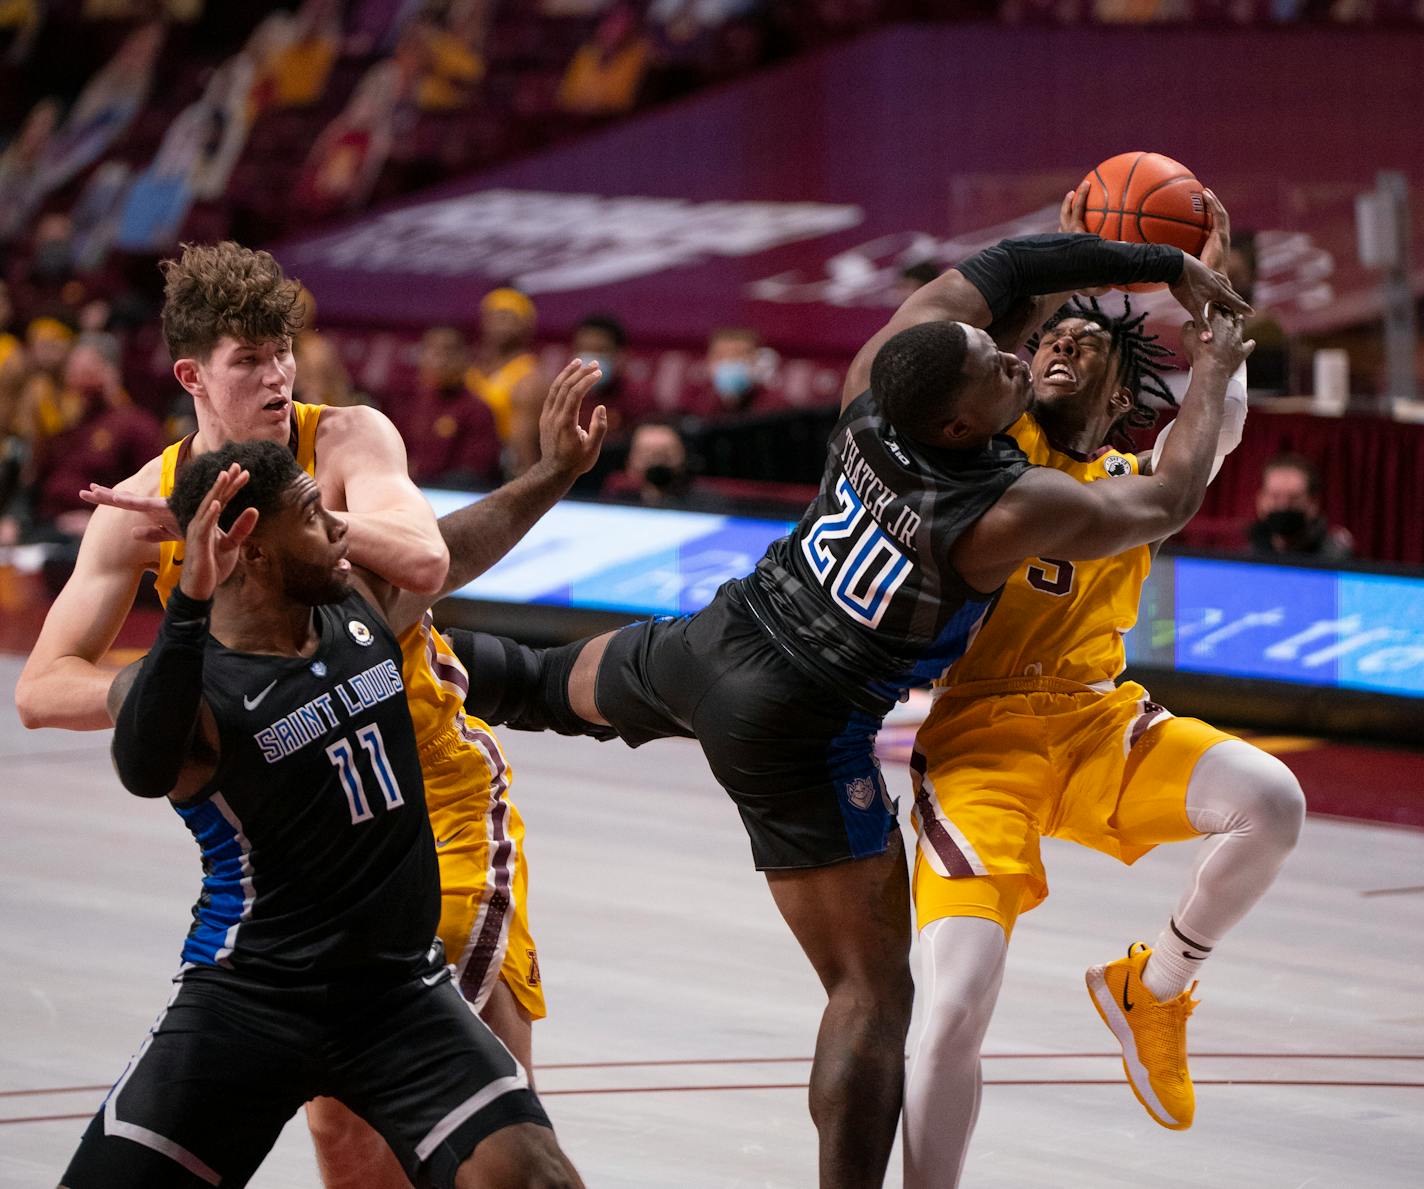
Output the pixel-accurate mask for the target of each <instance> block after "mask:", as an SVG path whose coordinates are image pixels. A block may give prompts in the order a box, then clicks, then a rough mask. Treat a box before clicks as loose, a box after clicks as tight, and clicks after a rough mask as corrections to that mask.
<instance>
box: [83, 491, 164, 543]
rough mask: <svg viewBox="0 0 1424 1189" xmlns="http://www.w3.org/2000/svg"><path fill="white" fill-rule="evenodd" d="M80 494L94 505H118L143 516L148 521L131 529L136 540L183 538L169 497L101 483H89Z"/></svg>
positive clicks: (154, 541)
mask: <svg viewBox="0 0 1424 1189" xmlns="http://www.w3.org/2000/svg"><path fill="white" fill-rule="evenodd" d="M79 498H80V499H81V500H83V501H84V502H85V503H86V504H93V505H94V506H95V507H96V508H98V507H102V506H108V507H110V508H120V509H122V510H123V511H125V512H137V513H138V514H139V515H140V516H144V517H146V518H147V519H148V524H146V525H141V526H139V527H138V528H135V529H134V530H133V536H134V539H135V540H137V541H152V542H153V543H154V544H161V543H162V542H164V541H181V540H182V539H183V534H182V533H180V532H179V531H178V521H177V520H175V519H174V518H173V513H172V511H171V510H170V509H169V507H168V501H167V500H165V499H163V498H162V497H161V496H156V495H135V494H134V493H133V492H131V491H119V490H118V489H116V488H113V487H105V486H103V485H102V484H100V483H91V484H89V489H88V490H87V491H81V492H80V493H79Z"/></svg>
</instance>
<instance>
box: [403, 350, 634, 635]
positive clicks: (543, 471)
mask: <svg viewBox="0 0 1424 1189" xmlns="http://www.w3.org/2000/svg"><path fill="white" fill-rule="evenodd" d="M600 375H601V372H600V371H599V369H598V365H597V364H593V363H584V362H583V361H582V360H578V359H575V360H572V361H571V362H570V363H569V364H568V365H567V366H566V367H565V368H564V370H563V371H561V372H560V373H559V374H558V376H557V377H556V378H555V380H554V382H553V384H552V385H551V386H550V388H549V394H548V397H547V398H546V399H545V401H544V407H543V410H542V411H541V412H540V414H539V445H540V456H539V461H538V462H536V463H535V464H534V465H533V466H532V467H530V468H529V469H528V470H527V471H525V472H524V473H523V474H522V475H520V476H519V477H518V478H517V479H511V480H510V481H509V482H508V483H506V484H505V485H504V486H503V487H501V488H499V489H498V490H497V491H494V492H491V493H490V494H489V495H487V496H485V498H484V499H482V500H477V501H476V502H475V503H472V504H468V505H466V506H465V507H463V508H460V509H458V510H457V511H454V512H451V513H450V514H449V515H448V516H442V517H441V518H440V520H439V522H438V524H439V529H440V535H441V537H442V538H443V539H444V541H445V544H446V546H447V547H448V548H449V551H450V568H449V570H448V571H447V572H446V575H445V582H444V585H443V586H442V587H441V589H440V590H439V591H438V592H437V594H436V597H437V598H438V597H441V596H443V595H446V594H449V593H450V592H451V591H452V590H459V589H460V587H462V586H465V585H466V584H467V583H470V582H473V581H474V580H475V579H476V578H478V577H479V576H480V575H481V574H483V573H484V572H485V571H486V570H488V569H489V568H490V567H491V566H492V565H494V564H495V562H497V561H499V559H500V558H502V557H503V556H504V555H505V554H506V553H508V552H509V551H510V550H511V549H513V548H514V546H515V545H517V544H518V543H519V542H520V540H521V539H522V538H523V537H524V534H525V533H527V532H528V531H529V530H530V529H531V528H533V527H534V524H535V523H536V522H537V521H538V520H539V518H540V517H541V516H543V515H544V513H545V512H547V511H548V510H549V509H550V508H552V507H553V506H554V505H555V504H556V503H558V502H559V500H561V499H563V497H564V496H565V495H567V494H568V490H569V488H570V487H572V486H573V484H574V480H575V479H577V478H578V477H579V476H580V475H582V474H584V473H585V472H586V471H588V469H589V468H590V467H592V466H593V464H594V463H595V462H596V461H597V460H598V454H599V451H600V450H601V449H602V448H603V439H604V435H605V434H606V433H607V432H608V412H607V410H606V409H605V408H604V407H603V406H602V405H599V406H598V407H597V408H595V409H594V411H593V417H592V418H591V419H590V421H589V427H588V429H587V430H585V429H583V428H582V427H581V426H580V425H579V409H580V408H581V407H582V405H583V401H584V397H586V396H587V395H588V393H589V391H590V390H591V389H592V388H593V386H594V385H595V384H596V383H598V379H599V376H600ZM430 601H431V600H430V599H429V598H428V597H418V596H415V595H412V594H410V593H409V592H398V594H397V597H396V598H395V599H394V600H393V601H392V602H391V604H390V606H389V607H388V609H387V618H388V620H389V622H390V624H391V626H392V628H394V629H395V630H396V632H397V633H399V632H400V631H402V630H404V628H405V627H407V626H409V624H410V623H413V622H415V620H416V619H418V618H419V617H420V616H421V615H422V614H423V613H424V611H425V608H426V607H427V606H429V604H430Z"/></svg>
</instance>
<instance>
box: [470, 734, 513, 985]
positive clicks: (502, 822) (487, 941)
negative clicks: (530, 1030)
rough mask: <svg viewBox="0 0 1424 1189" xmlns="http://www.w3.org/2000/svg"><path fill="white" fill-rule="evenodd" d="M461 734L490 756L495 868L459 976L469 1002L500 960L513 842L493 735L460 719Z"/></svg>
mask: <svg viewBox="0 0 1424 1189" xmlns="http://www.w3.org/2000/svg"><path fill="white" fill-rule="evenodd" d="M460 721H461V731H462V733H463V734H464V736H465V738H466V739H468V740H470V741H471V742H473V743H479V744H480V745H482V747H483V749H484V751H485V753H486V754H487V755H488V756H489V761H490V764H491V769H490V812H489V818H490V841H491V842H492V844H493V846H494V853H493V858H492V860H491V866H492V867H493V868H494V887H493V888H492V889H491V890H490V892H489V899H488V901H487V902H486V907H485V920H484V924H483V926H481V928H480V935H479V937H477V938H476V939H475V944H474V946H473V948H472V949H471V950H470V959H469V961H468V962H467V963H466V964H465V970H464V973H463V974H461V976H460V993H461V994H462V995H464V997H465V998H466V999H468V1000H469V1001H470V1002H471V1003H474V1002H476V1001H477V1000H478V999H479V996H480V991H481V990H482V989H483V987H484V985H485V979H486V978H487V977H488V976H489V972H490V968H491V967H492V966H493V965H494V964H495V960H496V959H497V958H499V957H500V952H499V949H500V946H499V941H500V938H501V937H502V936H503V935H504V921H505V918H506V917H507V916H508V915H509V910H510V907H511V903H512V902H511V899H510V886H511V884H512V883H513V879H514V868H513V864H512V862H511V860H512V858H513V857H514V842H513V840H512V839H511V838H510V837H509V804H508V802H506V801H505V799H504V789H505V787H506V771H507V768H506V765H505V762H504V757H503V756H502V755H501V754H500V750H499V745H498V744H497V743H496V742H495V741H494V738H493V736H491V735H489V734H488V733H486V732H485V731H479V730H475V729H474V728H473V727H470V726H468V725H466V724H465V722H464V720H463V719H461V720H460Z"/></svg>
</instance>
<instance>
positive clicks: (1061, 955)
mask: <svg viewBox="0 0 1424 1189" xmlns="http://www.w3.org/2000/svg"><path fill="white" fill-rule="evenodd" d="M19 668H20V660H19V659H18V658H14V657H0V972H3V973H0V1186H4V1187H5V1189H10V1187H14V1189H20V1187H26V1189H28V1187H31V1186H35V1187H38V1186H52V1185H54V1184H55V1182H56V1181H57V1179H58V1177H59V1174H60V1173H61V1172H62V1170H63V1168H64V1165H65V1162H66V1161H67V1159H68V1157H69V1155H70V1153H71V1152H72V1150H73V1148H74V1146H75V1144H76V1142H77V1140H78V1137H79V1135H80V1132H81V1131H82V1129H83V1127H84V1125H85V1121H86V1120H87V1118H88V1116H89V1114H90V1112H92V1111H93V1110H94V1108H95V1107H96V1106H97V1104H98V1103H99V1101H100V1099H101V1098H102V1096H103V1094H104V1091H105V1089H106V1088H107V1086H108V1084H109V1083H110V1082H111V1081H113V1079H114V1078H116V1077H117V1076H118V1075H119V1073H120V1072H121V1071H122V1069H123V1067H124V1064H125V1062H126V1060H127V1059H128V1056H129V1054H130V1053H131V1052H132V1051H133V1050H134V1049H135V1048H136V1047H137V1045H138V1044H139V1042H140V1041H141V1040H142V1038H143V1035H144V1033H145V1031H146V1030H147V1028H148V1026H149V1024H150V1023H151V1022H152V1020H153V1018H154V1016H155V1015H156V1014H157V1013H158V1011H159V1010H160V1009H161V1008H162V1006H163V1004H164V1003H165V1001H166V1000H167V997H168V994H169V987H168V980H169V978H170V977H171V975H172V974H173V972H174V971H175V969H176V968H177V964H178V958H177V955H178V949H179V945H180V943H181V939H182V937H183V934H184V931H185V929H186V926H187V923H188V909H189V906H190V904H191V902H192V900H193V897H194V894H195V892H196V889H197V886H198V879H199V868H198V861H197V854H196V851H195V848H194V845H193V843H192V842H191V841H190V840H189V838H188V835H187V832H186V831H185V830H184V829H183V827H182V824H181V822H180V821H179V819H178V818H177V816H176V815H175V814H173V813H172V812H171V811H170V810H169V809H168V808H167V806H166V805H164V804H162V803H155V802H145V801H140V800H137V799H135V798H132V797H129V796H127V795H126V794H125V793H123V792H122V790H121V789H120V788H119V785H118V782H117V781H116V780H115V778H114V776H113V775H112V771H111V769H110V766H109V759H108V735H107V734H87V735H76V734H68V733H63V732H59V731H39V732H26V731H24V730H22V729H21V727H20V725H19V722H18V720H17V718H16V715H15V711H14V707H13V700H12V693H13V688H14V682H15V678H16V676H17V674H18V672H19ZM506 746H507V750H508V752H509V754H510V758H511V760H512V762H513V764H514V768H515V785H514V790H513V791H514V796H515V800H516V802H517V804H518V805H519V807H520V809H521V810H522V811H523V813H524V815H525V817H526V819H527V822H528V827H529V854H530V862H531V866H532V877H531V879H532V882H531V901H532V913H533V924H534V930H535V934H536V936H537V939H538V942H539V965H540V969H541V971H542V974H543V977H544V982H545V989H546V991H547V994H548V998H549V1003H550V1015H549V1019H548V1020H546V1021H545V1022H543V1023H541V1024H539V1025H538V1026H537V1027H536V1030H535V1056H536V1064H537V1078H538V1085H539V1088H540V1090H541V1091H542V1093H543V1095H544V1099H545V1103H546V1105H547V1107H548V1109H549V1112H550V1114H551V1115H552V1117H553V1119H554V1122H555V1125H556V1127H557V1128H558V1132H559V1135H560V1137H561V1139H562V1141H563V1144H564V1146H565V1148H566V1149H567V1151H568V1152H569V1154H570V1155H571V1156H572V1158H573V1159H574V1161H575V1163H576V1164H577V1165H578V1166H579V1168H580V1170H581V1171H582V1173H583V1175H584V1177H585V1179H586V1180H587V1182H588V1184H589V1185H590V1186H593V1187H599V1189H602V1187H630V1189H631V1187H639V1189H703V1187H705V1189H752V1187H756V1189H771V1187H773V1186H774V1187H778V1189H779V1187H788V1189H789V1187H797V1189H799V1187H806V1186H812V1185H814V1184H815V1144H814V1133H813V1131H812V1127H811V1123H810V1120H809V1117H808V1115H807V1112H806V1090H805V1084H806V1077H807V1071H808V1069H809V1062H808V1060H807V1058H808V1057H809V1054H810V1052H811V1049H812V1044H813V1041H814V1037H815V1030H816V1025H817V1020H818V1017H819V1012H820V1005H821V992H820V988H819V986H818V984H817V983H816V981H815V979H814V977H813V976H812V974H811V971H810V968H809V967H808V966H807V964H806V962H805V960H804V959H803V958H802V957H801V955H800V952H799V951H798V950H797V948H796V946H795V944H794V942H793V941H792V940H791V937H790V935H789V933H788V932H787V931H786V929H785V927H784V926H783V925H782V924H781V922H780V919H779V918H778V917H777V915H776V912H775V910H774V909H773V907H772V903H771V900H770V898H769V896H768V894H767V891H766V886H765V882H764V880H763V879H762V878H761V876H759V875H757V874H756V872H755V871H753V870H752V868H751V864H750V861H749V858H748V854H747V846H746V841H745V836H744V835H743V833H742V829H741V825H740V822H739V820H738V818H737V815H736V813H735V811H734V810H733V808H732V806H731V804H730V803H729V802H727V801H726V800H725V799H724V797H723V795H722V793H721V792H720V790H718V788H717V787H716V785H715V784H714V783H713V782H712V779H711V777H710V776H709V775H708V773H707V770H706V768H705V766H704V764H703V762H702V759H701V756H700V754H699V753H698V751H697V749H696V746H695V745H694V744H692V743H688V742H683V741H680V740H679V741H670V742H666V743H661V744H652V745H650V746H648V747H646V748H643V749H641V750H639V751H638V752H636V753H635V752H630V751H629V750H627V749H626V748H624V747H623V746H622V745H621V744H617V743H612V744H603V745H599V744H595V743H592V742H590V741H586V740H570V739H563V738H559V737H557V736H532V735H519V734H515V733H510V734H509V735H508V736H507V737H506ZM888 771H889V774H890V778H891V780H892V782H893V784H894V785H896V786H898V788H899V789H901V790H905V789H907V787H908V781H907V777H906V775H905V771H904V769H903V767H901V766H899V765H893V766H891V767H889V769H888ZM1420 795H1424V788H1421V789H1420ZM902 807H903V806H902ZM1194 853H1195V850H1194V846H1192V845H1183V846H1178V847H1169V848H1163V849H1161V850H1159V851H1157V852H1155V853H1154V854H1152V855H1149V856H1148V857H1147V858H1146V859H1144V860H1143V861H1142V862H1141V863H1139V864H1138V865H1137V867H1135V868H1133V869H1130V870H1129V869H1126V868H1121V867H1119V866H1118V865H1117V864H1115V863H1113V862H1112V861H1110V860H1108V859H1106V858H1103V857H1101V856H1098V855H1096V854H1092V853H1089V852H1086V851H1081V850H1078V849H1076V848H1073V847H1071V846H1068V845H1064V844H1055V843H1048V844H1045V858H1046V860H1047V862H1048V867H1049V875H1050V879H1051V881H1052V887H1053V893H1052V896H1051V897H1050V899H1049V900H1048V902H1047V903H1046V904H1045V905H1044V906H1043V907H1042V908H1040V909H1038V910H1037V911H1035V912H1033V913H1031V914H1030V915H1029V916H1027V917H1025V918H1024V919H1023V920H1022V921H1021V923H1020V924H1019V926H1018V929H1017V931H1016V935H1015V939H1014V948H1013V951H1012V953H1011V956H1010V961H1009V970H1008V976H1007V978H1006V980H1005V983H1004V993H1003V998H1002V1000H1001V1002H1000V1005H999V1009H998V1013H997V1015H996V1017H995V1020H994V1024H993V1027H992V1028H991V1030H990V1033H989V1038H988V1044H987V1056H986V1060H985V1063H984V1072H985V1082H986V1086H985V1091H984V1106H983V1113H982V1116H981V1119H980V1124H979V1130H978V1135H977V1137H976V1140H975V1145H974V1148H973V1150H972V1152H971V1154H970V1157H969V1164H968V1168H967V1171H966V1175H965V1178H964V1184H965V1186H966V1187H968V1189H1026V1187H1033V1189H1037V1187H1044V1186H1046V1187H1060V1189H1076V1187H1087V1186H1092V1187H1095V1189H1097V1187H1101V1186H1144V1187H1145V1186H1151V1187H1153V1189H1169V1187H1178V1186H1180V1187H1184V1189H1185V1187H1188V1186H1218V1187H1224V1189H1306V1187H1307V1186H1311V1187H1315V1189H1376V1187H1378V1189H1384V1187H1392V1186H1417V1185H1419V1184H1424V996H1422V995H1421V979H1424V832H1419V831H1411V830H1406V829H1400V828H1390V827H1385V826H1378V825H1364V824H1356V823H1353V822H1347V821H1342V820H1339V819H1330V818H1320V817H1312V818H1311V819H1310V820H1309V821H1308V823H1307V826H1306V829H1305V833H1304V836H1303V838H1302V840H1301V844H1300V848H1299V850H1298V851H1297V853H1296V855H1295V856H1294V858H1293V859H1292V861H1291V862H1290V863H1289V864H1288V865H1287V867H1286V870H1285V872H1284V874H1283V875H1282V877H1281V879H1280V881H1279V882H1278V884H1277V885H1276V887H1275V888H1274V889H1273V890H1272V891H1271V893H1270V894H1269V895H1268V897H1267V899H1266V900H1265V902H1264V903H1263V904H1262V905H1261V906H1260V908H1259V909H1258V910H1257V911H1256V913H1255V914H1254V915H1253V916H1252V917H1251V918H1249V919H1248V920H1247V921H1246V922H1245V923H1244V924H1243V925H1242V926H1241V927H1240V928H1238V929H1237V930H1236V931H1235V932H1234V933H1233V934H1232V935H1231V937H1230V939H1229V941H1228V942H1227V943H1226V944H1224V945H1223V946H1222V947H1221V950H1220V953H1219V955H1218V956H1217V957H1216V958H1214V959H1213V960H1212V962H1211V964H1210V966H1209V968H1208V970H1207V972H1206V973H1207V977H1206V980H1205V981H1204V983H1203V986H1202V988H1201V990H1200V995H1201V998H1202V1005H1201V1007H1199V1008H1198V1009H1197V1013H1196V1015H1195V1016H1194V1017H1193V1021H1192V1031H1191V1034H1190V1039H1191V1046H1192V1049H1193V1052H1194V1056H1193V1071H1194V1073H1195V1076H1196V1080H1197V1085H1198V1107H1197V1122H1196V1126H1195V1127H1194V1128H1193V1129H1192V1130H1191V1131H1188V1132H1184V1133H1173V1132H1168V1131H1165V1130H1163V1129H1161V1128H1159V1127H1157V1126H1156V1125H1155V1124H1154V1123H1152V1122H1151V1121H1150V1120H1149V1119H1148V1118H1147V1116H1146V1114H1145V1113H1144V1112H1143V1111H1142V1109H1141V1108H1140V1107H1139V1106H1138V1105H1137V1103H1136V1101H1135V1100H1134V1099H1133V1097H1132V1095H1131V1093H1130V1091H1129V1090H1128V1089H1127V1086H1126V1085H1125V1083H1124V1082H1123V1079H1122V1071H1121V1066H1120V1063H1119V1062H1118V1060H1117V1059H1116V1058H1115V1057H1113V1056H1112V1055H1111V1052H1110V1037H1109V1035H1108V1033H1107V1031H1106V1029H1105V1028H1104V1027H1103V1026H1102V1024H1101V1023H1100V1021H1099V1020H1098V1017H1097V1015H1096V1013H1095V1012H1094V1011H1093V1008H1092V1006H1091V1004H1090V1002H1089V1000H1088V997H1087V994H1086V992H1085V991H1084V989H1083V983H1082V972H1083V969H1084V968H1085V967H1086V966H1088V965H1090V964H1092V963H1095V962H1100V961H1103V960H1105V959H1108V958H1113V957H1116V956H1118V955H1119V954H1120V953H1122V952H1124V951H1125V948H1126V946H1127V944H1128V943H1129V942H1130V941H1133V940H1135V939H1139V938H1143V939H1150V938H1151V937H1153V936H1155V934H1156V931H1157V929H1158V928H1159V927H1160V924H1161V921H1162V919H1163V917H1164V915H1165V914H1166V913H1167V912H1168V911H1169V910H1170V908H1171V905H1172V903H1173V902H1174V900H1175V898H1176V895H1177V892H1178V890H1179V888H1180V887H1181V886H1182V884H1183V881H1184V878H1185V875H1186V872H1187V871H1188V870H1189V867H1190V864H1191V862H1192V859H1193V857H1194ZM912 1035H913V1034H912ZM898 1162H899V1156H898V1152H897V1153H896V1156H895V1157H894V1159H893V1160H892V1167H891V1175H890V1177H889V1178H888V1180H887V1184H890V1185H898V1184H899V1173H898ZM252 1184H253V1185H254V1186H258V1187H260V1189H288V1187H291V1189H296V1187H299V1186H302V1187H305V1186H315V1185H316V1184H317V1181H316V1174H315V1166H314V1163H313V1160H312V1157H311V1152H310V1142H309V1140H308V1139H307V1137H306V1134H305V1130H304V1127H303V1125H302V1122H301V1120H300V1119H298V1120H295V1121H293V1122H292V1123H291V1124H290V1125H289V1126H288V1127H287V1130H286V1132H285V1133H284V1134H283V1136H282V1139H281V1141H280V1143H279V1145H278V1147H277V1148H276V1150H275V1151H274V1152H273V1154H272V1155H271V1157H269V1159H268V1161H267V1163H266V1165H265V1166H264V1167H263V1169H262V1170H261V1171H260V1172H259V1173H258V1175H257V1177H256V1179H255V1180H254V1181H253V1182H252Z"/></svg>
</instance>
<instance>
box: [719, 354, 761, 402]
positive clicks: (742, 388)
mask: <svg viewBox="0 0 1424 1189" xmlns="http://www.w3.org/2000/svg"><path fill="white" fill-rule="evenodd" d="M755 383H756V381H755V380H754V379H753V378H752V368H751V364H749V363H747V362H746V361H745V360H743V359H721V360H718V361H717V363H716V364H714V365H713V368H712V387H713V388H714V389H715V390H716V392H717V395H718V396H720V397H721V398H722V399H723V400H725V401H734V400H739V399H740V398H742V397H744V396H746V394H747V393H748V392H750V391H751V390H752V386H753V385H754V384H755Z"/></svg>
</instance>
